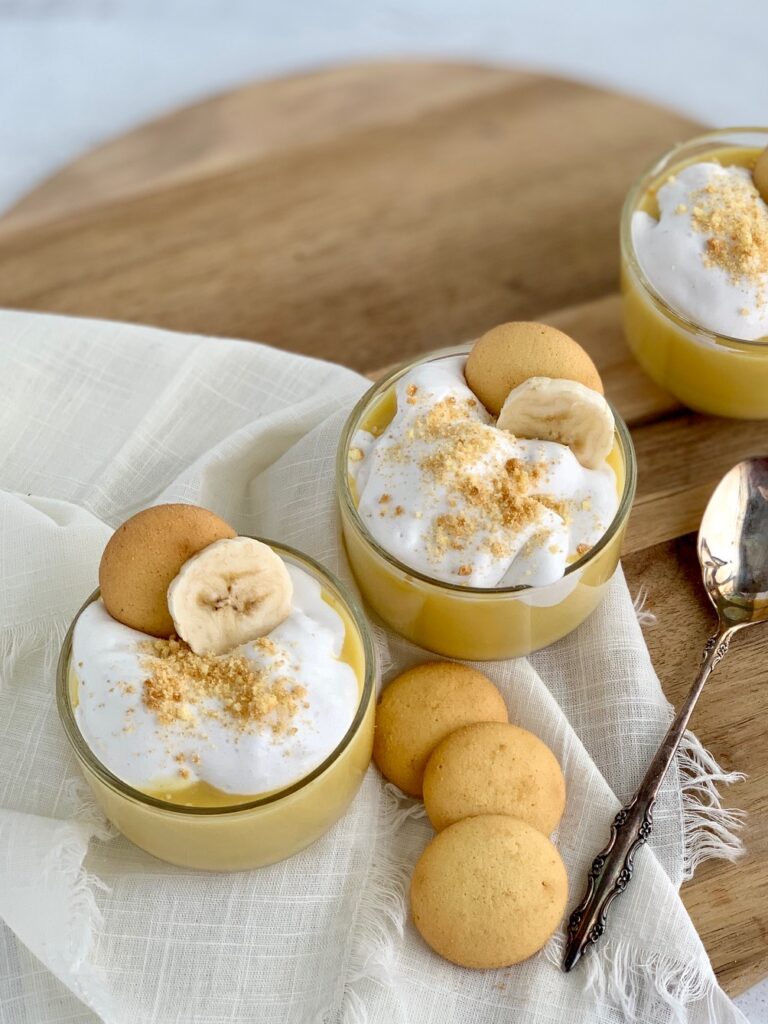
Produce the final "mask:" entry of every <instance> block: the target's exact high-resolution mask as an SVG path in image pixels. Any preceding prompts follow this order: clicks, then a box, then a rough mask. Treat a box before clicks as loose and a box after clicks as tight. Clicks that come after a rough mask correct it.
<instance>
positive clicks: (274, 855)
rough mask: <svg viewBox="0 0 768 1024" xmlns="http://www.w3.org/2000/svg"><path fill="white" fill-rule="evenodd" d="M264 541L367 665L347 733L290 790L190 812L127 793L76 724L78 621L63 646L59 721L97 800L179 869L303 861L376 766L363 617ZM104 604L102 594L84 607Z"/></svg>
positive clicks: (321, 575)
mask: <svg viewBox="0 0 768 1024" xmlns="http://www.w3.org/2000/svg"><path fill="white" fill-rule="evenodd" d="M265 543H268V544H269V545H270V547H272V548H274V549H275V551H277V553H278V554H279V555H280V556H281V558H283V559H284V560H285V561H286V562H289V563H292V564H294V565H297V566H298V567H299V568H301V569H303V570H304V571H305V572H307V573H309V574H310V575H312V576H314V577H315V578H316V579H317V580H318V581H319V582H320V584H321V585H322V587H323V590H324V592H327V593H328V594H329V595H330V597H331V598H332V600H333V603H334V605H336V606H337V609H338V610H339V612H340V613H341V614H342V617H343V618H344V620H345V624H346V627H347V641H346V643H347V645H349V647H350V648H351V653H352V657H351V658H350V663H353V662H355V663H359V664H358V668H359V671H358V678H359V680H360V697H359V703H358V706H357V710H356V712H355V716H354V718H353V720H352V723H351V725H350V727H349V729H348V730H347V733H346V735H345V736H344V738H343V739H342V740H341V742H340V743H339V744H338V746H337V747H336V749H335V750H333V751H332V752H331V753H330V754H329V756H328V757H327V758H326V759H325V760H324V761H323V762H322V763H321V764H320V765H318V767H317V768H315V769H314V771H312V772H310V773H309V774H308V775H306V776H304V777H303V778H301V779H299V780H298V781H296V782H295V783H294V784H292V785H291V786H289V787H287V788H285V789H282V790H279V791H276V792H272V793H269V794H264V795H261V796H256V797H249V798H246V800H247V802H238V803H236V804H230V805H224V806H188V805H185V804H183V803H181V802H178V795H177V796H176V797H175V798H174V801H173V802H172V801H169V800H163V799H159V798H158V797H155V796H150V795H149V794H147V793H144V792H141V791H140V790H137V789H134V788H133V787H132V786H129V785H128V784H127V783H125V782H123V781H122V780H121V779H119V778H117V777H116V776H115V775H113V774H112V773H111V772H110V771H109V770H108V769H107V768H105V767H104V765H103V764H101V762H100V761H99V760H98V758H97V757H96V756H95V754H94V753H93V751H92V750H91V749H90V747H89V746H88V745H87V744H86V742H85V740H84V739H83V737H82V735H81V733H80V729H79V728H78V725H77V720H76V718H75V704H74V701H73V696H74V694H73V688H72V679H73V672H72V658H71V654H72V632H73V629H74V625H75V622H76V621H77V616H76V617H75V620H74V622H73V623H72V626H71V627H70V629H69V632H68V633H67V636H66V637H65V640H64V643H63V645H62V650H61V654H60V657H59V664H58V676H57V690H56V696H57V703H58V709H59V717H60V719H61V722H62V725H63V726H64V731H65V732H66V734H67V738H68V740H69V742H70V744H71V746H72V749H73V751H74V753H75V755H76V757H77V760H78V763H79V767H80V769H81V771H82V773H83V775H84V777H85V780H86V782H87V783H88V785H89V787H90V789H91V792H92V793H93V796H94V798H95V800H96V802H97V803H98V805H99V806H100V807H101V809H102V810H103V812H104V814H105V815H106V816H107V818H109V820H110V821H111V822H112V823H113V824H114V825H115V826H116V827H117V828H118V829H119V830H120V831H121V832H122V833H123V835H125V836H126V838H128V839H130V840H131V842H133V843H135V844H136V845H137V846H139V847H141V848H142V849H143V850H146V851H147V852H148V853H151V854H153V855H154V856H155V857H159V858H160V859H161V860H165V861H169V862H170V863H171V864H177V865H179V866H181V867H187V868H200V869H204V870H210V871H240V870H243V869H246V868H256V867H262V866H263V865H266V864H272V863H274V862H275V861H278V860H283V859H285V858H286V857H290V856H292V855H293V854H294V853H298V851H299V850H301V849H303V848H304V847H305V846H308V845H309V844H310V843H312V842H314V841H315V840H316V839H318V838H319V837H320V836H321V835H322V834H323V833H324V832H326V831H327V830H328V829H329V828H330V827H331V825H333V824H334V822H336V821H337V820H338V819H339V818H340V817H341V815H342V814H343V813H344V811H345V810H346V808H347V807H348V805H349V803H350V802H351V800H352V798H353V797H354V796H355V794H356V792H357V790H358V788H359V786H360V783H361V782H362V779H363V776H364V775H365V771H366V769H367V767H368V764H369V762H370V759H371V751H372V747H373V716H374V704H375V693H376V677H377V661H376V650H375V646H374V644H373V642H372V639H371V635H370V631H369V629H368V626H367V623H366V620H365V617H364V614H363V612H362V610H361V609H360V607H359V605H358V603H357V602H356V601H355V600H354V599H353V598H352V597H351V596H350V595H349V594H348V593H346V592H345V591H344V590H343V589H342V587H341V584H340V583H339V582H338V581H337V580H336V579H335V578H334V577H333V576H331V574H329V573H328V572H327V571H326V570H325V569H323V568H322V567H321V566H320V565H318V563H316V562H315V561H313V560H312V559H310V558H308V557H307V556H306V555H303V554H300V553H299V552H297V551H294V550H293V549H291V548H287V547H285V546H283V545H280V544H275V543H273V542H271V541H266V542H265ZM98 597H99V591H98V590H97V591H95V592H94V593H93V594H92V595H91V596H90V597H89V598H88V601H86V603H85V605H83V608H85V607H87V606H88V605H89V604H90V603H91V602H92V601H95V600H97V599H98ZM82 610H83V609H80V611H81V612H82ZM79 614H80V612H78V615H79ZM350 633H351V635H350ZM235 799H237V798H235Z"/></svg>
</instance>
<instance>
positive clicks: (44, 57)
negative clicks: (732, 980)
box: [0, 0, 768, 1024]
mask: <svg viewBox="0 0 768 1024" xmlns="http://www.w3.org/2000/svg"><path fill="white" fill-rule="evenodd" d="M405 54H408V55H415V56H431V55H434V56H440V57H451V56H453V57H456V58H465V59H466V58H469V59H480V60H489V61H500V62H508V63H514V64H516V65H518V66H527V67H531V68H536V69H540V70H545V71H551V72H554V73H557V74H562V75H567V76H570V77H574V78H579V79H584V80H586V81H589V82H592V83H596V84H602V85H606V86H610V87H612V88H615V89H620V90H622V91H624V92H627V93H632V94H635V95H639V96H644V97H647V98H649V99H652V100H655V101H657V102H659V103H662V104H666V105H667V106H669V107H674V108H676V109H678V110H680V111H682V112H684V113H687V114H689V115H691V116H693V117H694V118H696V119H698V120H700V121H702V122H703V123H709V124H712V125H735V124H742V125H750V124H754V125H766V124H768V0H666V2H663V0H538V2H537V0H529V2H527V3H522V2H516V0H506V2H505V0H401V2H397V3H393V2H381V3H377V4H375V5H374V4H366V3H365V2H364V0H293V2H290V0H270V2H258V0H0V209H2V208H4V207H7V206H8V205H10V204H11V203H12V202H13V200H14V199H16V198H17V197H19V196H21V195H22V194H23V193H24V192H25V191H27V190H28V189H29V188H30V187H31V186H32V185H34V184H36V183H37V182H39V181H41V180H42V179H44V178H45V177H46V176H48V175H49V174H50V173H51V172H52V171H54V170H55V169H56V168H57V167H59V166H61V165H62V164H65V163H67V162H68V161H69V160H71V159H72V158H73V157H75V156H77V155H78V154H79V153H81V152H83V151H84V150H86V149H88V148H89V147H91V146H93V145H95V144H97V143H100V142H103V141H104V140H105V139H107V138H109V137H111V136H113V135H117V134H120V133H121V132H123V131H125V130H126V129H128V128H131V127H132V126H134V125H136V124H139V123H140V122H142V121H143V120H146V119H147V118H149V117H155V116H157V115H158V114H161V113H164V112H165V111H167V110H170V109H172V108H173V107H175V106H178V105H179V104H182V103H187V102H190V101H192V100H196V99H199V98H202V97H205V96H207V95H209V94H210V93H212V92H215V91H220V90H222V89H227V88H229V87H231V86H234V85H237V84H238V83H240V82H244V81H247V80H249V79H252V78H254V77H260V76H267V75H273V74H278V73H284V72H286V71H289V70H295V69H297V68H312V67H316V66H318V65H321V64H326V63H330V62H333V61H339V60H350V59H361V58H365V57H372V56H376V57H381V56H397V55H405ZM706 699H707V697H706V695H705V696H704V700H706ZM756 912H758V913H761V914H763V915H765V914H766V913H768V908H764V907H761V908H756ZM737 1002H738V1003H739V1005H740V1006H741V1007H742V1009H743V1010H744V1012H745V1013H746V1014H747V1016H748V1017H749V1019H750V1021H752V1022H754V1024H768V982H766V983H764V984H762V985H760V986H758V987H757V988H756V989H753V990H752V992H751V993H748V994H746V995H745V996H743V997H741V998H740V999H739V1000H737Z"/></svg>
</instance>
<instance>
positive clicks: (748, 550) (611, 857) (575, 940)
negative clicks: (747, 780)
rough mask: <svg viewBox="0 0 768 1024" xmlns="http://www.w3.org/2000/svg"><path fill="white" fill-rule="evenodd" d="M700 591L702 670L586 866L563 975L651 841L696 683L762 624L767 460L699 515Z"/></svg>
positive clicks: (720, 489)
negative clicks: (704, 608)
mask: <svg viewBox="0 0 768 1024" xmlns="http://www.w3.org/2000/svg"><path fill="white" fill-rule="evenodd" d="M697 551H698V556H699V563H700V565H701V573H702V577H703V579H704V587H705V588H706V591H707V594H708V595H709V599H710V601H711V602H712V604H713V605H714V606H715V611H716V612H717V617H718V627H717V632H716V633H715V634H714V636H712V637H710V639H709V640H708V641H707V644H706V647H705V649H704V664H703V665H702V667H701V671H700V672H699V675H698V677H697V679H696V681H695V683H694V684H693V686H692V687H691V690H690V693H689V694H688V696H687V697H686V698H685V701H684V702H683V704H682V705H681V706H680V709H679V710H678V712H677V714H676V715H675V717H674V720H673V721H672V724H671V725H670V727H669V729H668V731H667V734H666V736H665V737H664V739H663V740H662V741H661V745H660V746H659V749H658V750H657V751H656V754H655V755H654V758H653V760H652V761H651V763H650V765H649V767H648V771H647V772H646V773H645V778H644V779H643V781H642V782H641V783H640V786H639V788H638V789H637V791H636V793H635V795H634V796H633V797H632V799H631V800H630V802H629V803H628V804H627V806H626V807H624V808H622V810H620V811H619V813H618V814H617V815H616V817H615V818H614V820H613V824H612V825H611V836H610V839H609V840H608V844H607V846H606V847H605V849H604V850H602V851H601V852H600V853H599V854H598V855H597V856H596V857H595V859H594V860H593V862H592V867H591V868H590V870H589V875H588V879H587V888H586V891H585V893H584V898H583V899H582V901H581V903H580V904H579V905H578V907H576V909H575V910H574V911H573V913H572V914H571V916H570V919H569V921H568V940H567V943H566V947H565V956H564V958H563V969H564V970H566V971H570V970H571V969H572V968H573V967H574V966H575V965H576V963H578V961H579V960H580V958H581V956H582V954H583V953H584V952H585V951H586V950H587V949H588V948H589V946H591V945H592V944H593V943H595V942H597V940H598V939H599V938H600V936H601V935H602V934H603V932H604V931H605V924H606V916H607V914H608V909H609V907H610V905H611V904H612V903H613V901H614V900H615V899H616V897H617V896H618V895H619V894H620V893H622V892H624V890H625V889H626V887H627V885H628V883H629V881H630V879H631V878H632V871H633V869H634V857H635V853H636V851H637V850H638V848H639V847H640V846H642V845H643V843H645V842H646V841H647V839H648V837H649V836H650V834H651V830H652V828H653V805H654V803H655V802H656V796H657V794H658V791H659V786H660V785H661V782H662V780H663V778H664V776H665V774H666V772H667V769H668V768H669V766H670V764H671V762H672V758H673V757H674V756H675V752H676V750H677V748H678V745H679V744H680V740H681V739H682V736H683V733H684V732H685V730H686V728H687V726H688V721H689V719H690V717H691V714H692V712H693V709H694V707H695V706H696V701H697V700H698V699H699V695H700V694H701V691H702V690H703V689H704V683H706V681H707V679H708V678H709V675H710V673H711V672H712V670H713V669H714V668H715V666H716V665H717V664H718V663H719V662H720V661H722V659H723V658H724V657H725V655H726V654H727V653H728V645H729V644H730V642H731V639H732V637H733V635H734V633H736V632H737V630H739V629H742V628H743V627H744V626H751V625H754V624H756V623H758V622H765V621H766V620H768V457H763V458H755V459H746V460H745V461H744V462H740V463H739V464H738V465H736V466H734V467H733V469H732V470H730V471H729V472H728V473H726V474H725V476H724V477H723V479H722V480H721V481H720V483H719V484H718V485H717V487H716V488H715V492H714V494H713V495H712V497H711V498H710V499H709V504H708V505H707V507H706V509H705V511H704V517H703V519H702V521H701V527H700V529H699V539H698V544H697Z"/></svg>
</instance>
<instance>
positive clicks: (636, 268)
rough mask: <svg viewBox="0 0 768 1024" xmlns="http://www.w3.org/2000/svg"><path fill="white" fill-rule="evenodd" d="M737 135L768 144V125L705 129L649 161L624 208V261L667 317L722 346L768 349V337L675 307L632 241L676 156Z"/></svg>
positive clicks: (626, 199) (627, 196)
mask: <svg viewBox="0 0 768 1024" xmlns="http://www.w3.org/2000/svg"><path fill="white" fill-rule="evenodd" d="M737 134H744V135H747V134H756V135H757V134H759V135H762V136H763V137H764V139H765V142H766V143H768V128H766V127H756V126H736V127H731V128H719V129H713V130H711V131H707V132H701V133H700V134H699V135H693V136H691V138H690V139H685V140H684V141H683V142H677V143H675V145H674V146H671V147H670V148H669V149H668V150H666V151H665V152H664V153H662V155H661V156H658V157H655V158H654V160H653V161H652V162H651V163H649V164H648V165H647V166H646V167H645V168H644V169H643V171H642V172H641V173H640V175H639V176H638V177H637V178H636V179H635V180H634V181H633V183H632V185H631V186H630V188H629V191H628V192H627V195H626V198H625V200H624V203H623V205H622V208H621V219H620V226H619V240H620V246H621V254H622V256H623V258H624V260H625V261H626V263H627V264H628V266H629V267H630V268H631V270H632V272H633V273H634V275H635V277H636V278H637V280H638V282H639V284H640V285H641V286H642V288H643V290H644V291H645V293H646V294H647V295H648V298H649V299H651V301H652V302H653V304H654V305H655V306H656V307H657V309H658V310H659V312H660V313H661V314H662V315H663V316H665V317H667V318H668V319H670V320H672V321H674V322H675V323H677V324H679V325H680V326H682V327H684V328H685V329H686V330H688V331H690V332H691V333H693V334H697V335H700V336H702V337H703V338H706V339H707V340H708V341H711V342H713V344H716V345H719V346H721V347H723V348H736V349H738V348H743V349H746V350H754V349H758V350H759V349H767V348H768V338H753V339H749V338H734V337H733V336H732V335H730V334H721V333H719V332H718V331H713V330H710V329H709V328H708V327H704V326H703V325H702V324H699V323H697V322H696V321H695V320H691V319H690V317H687V316H686V315H685V314H684V313H681V312H679V311H678V310H676V309H674V308H673V307H672V306H671V305H670V304H669V303H668V302H667V300H666V299H665V298H664V297H663V296H662V295H660V294H659V292H658V291H657V290H656V288H655V287H654V286H653V284H652V283H651V282H650V281H649V279H648V278H647V276H646V275H645V273H644V271H643V268H642V267H641V266H640V261H639V259H638V258H637V253H636V252H635V247H634V244H633V242H632V215H633V214H634V213H635V212H636V211H637V209H638V206H639V200H640V198H641V197H642V196H643V195H644V194H645V193H646V192H647V191H648V188H649V187H650V186H651V185H652V184H653V182H654V181H655V179H656V178H658V177H659V175H660V174H661V173H662V171H663V170H665V169H666V170H671V168H672V167H673V166H674V164H673V160H674V158H675V157H676V156H681V157H682V156H683V155H684V153H685V151H686V150H687V149H689V148H692V147H694V146H696V145H698V144H701V143H706V142H710V141H711V142H715V141H717V140H718V139H721V140H722V141H723V142H724V143H725V144H726V145H727V144H728V142H727V139H726V138H724V136H728V135H737ZM732 145H734V147H736V146H737V143H732Z"/></svg>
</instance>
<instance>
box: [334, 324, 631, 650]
mask: <svg viewBox="0 0 768 1024" xmlns="http://www.w3.org/2000/svg"><path fill="white" fill-rule="evenodd" d="M338 486H339V496H340V508H341V521H342V528H343V533H344V539H345V544H346V548H347V553H348V555H349V558H350V562H351V565H352V568H353V571H354V573H355V576H356V578H357V580H358V584H359V586H360V588H361V590H362V591H363V594H364V596H365V597H366V600H367V601H368V603H369V604H370V605H371V606H372V608H373V609H374V610H375V611H376V612H377V614H379V615H380V616H381V618H382V619H383V620H384V621H385V622H386V623H387V624H388V625H390V626H391V627H392V628H393V629H395V630H397V631H398V632H400V633H402V634H403V635H404V636H405V637H407V638H408V639H409V640H412V641H413V642H415V643H417V644H419V645H420V646H422V647H425V648H427V649H429V650H432V651H435V652H437V653H440V654H443V655H447V656H449V657H457V658H466V659H484V658H503V657H514V656H517V655H521V654H526V653H528V652H530V651H531V650H535V649H537V648H539V647H542V646H545V645H546V644H548V643H551V642H552V641H554V640H556V639H558V638H559V637H561V636H563V635H564V634H565V633H567V632H570V630H572V629H573V628H575V626H576V625H578V624H579V623H580V622H581V621H582V620H583V619H584V618H585V617H586V615H588V614H589V612H590V611H592V609H593V608H594V607H595V605H596V604H597V602H598V601H599V599H600V596H601V594H602V592H603V588H604V586H605V584H606V583H607V581H608V579H609V578H610V576H611V575H612V574H613V571H614V569H615V567H616V563H617V560H618V554H619V548H620V543H621V535H622V533H623V529H624V526H625V524H626V518H627V515H628V511H629V507H630V504H631V499H632V493H633V490H634V456H633V453H632V448H631V442H630V440H629V437H628V434H627V431H626V428H625V427H624V426H623V424H622V423H621V422H620V421H619V420H618V419H617V418H616V417H615V416H614V413H613V411H612V409H611V407H610V405H609V404H608V402H607V401H606V400H605V398H604V397H603V395H602V384H601V382H600V378H599V374H598V373H597V370H596V369H595V367H594V365H593V364H592V362H591V360H590V359H589V357H588V356H587V354H586V352H584V350H583V349H582V348H581V347H580V346H578V345H577V344H576V342H574V341H573V340H572V339H571V338H568V337H567V336H566V335H563V334H562V333H561V332H559V331H556V330H555V329H554V328H550V327H546V326H545V325H541V324H505V325H502V326H501V327H499V328H496V329H494V330H493V331H490V332H488V334H486V335H485V336H484V337H483V338H482V339H480V341H479V342H478V343H477V344H476V345H475V346H474V347H473V348H472V349H469V348H466V347H465V348H460V349H452V350H446V351H443V352H438V353H435V354H433V355H432V356H428V357H426V358H424V359H420V360H417V361H415V362H414V363H411V364H408V365H407V366H405V367H403V368H401V369H400V370H398V371H396V372H395V373H394V374H392V375H390V376H389V377H388V378H387V379H386V380H384V381H382V382H381V383H380V384H378V385H376V386H374V388H373V389H371V391H370V392H369V393H368V395H367V396H365V397H364V399H363V400H362V401H361V402H360V403H359V405H358V407H357V408H356V409H355V410H354V411H353V413H352V415H351V417H350V419H349V421H348V423H347V427H346V429H345V432H344V436H343V438H342V443H341V446H340V449H339V461H338Z"/></svg>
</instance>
